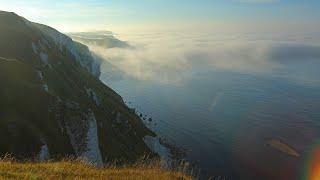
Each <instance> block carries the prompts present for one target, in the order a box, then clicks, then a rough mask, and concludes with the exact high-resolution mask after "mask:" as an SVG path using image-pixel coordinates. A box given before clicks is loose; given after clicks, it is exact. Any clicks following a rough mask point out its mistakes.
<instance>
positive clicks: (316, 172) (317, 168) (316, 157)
mask: <svg viewBox="0 0 320 180" xmlns="http://www.w3.org/2000/svg"><path fill="white" fill-rule="evenodd" d="M307 177H308V178H307V179H308V180H320V146H318V147H316V148H315V149H314V150H313V151H312V154H311V159H310V166H309V169H308V176H307Z"/></svg>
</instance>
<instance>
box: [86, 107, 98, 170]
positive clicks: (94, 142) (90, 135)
mask: <svg viewBox="0 0 320 180" xmlns="http://www.w3.org/2000/svg"><path fill="white" fill-rule="evenodd" d="M86 149H87V151H85V152H83V153H82V156H83V157H85V158H87V159H88V160H90V161H91V162H93V163H95V164H96V165H99V166H101V165H103V161H102V156H101V152H100V148H99V139H98V128H97V121H96V118H95V117H94V114H93V113H92V116H91V119H90V121H89V130H88V132H87V148H86Z"/></svg>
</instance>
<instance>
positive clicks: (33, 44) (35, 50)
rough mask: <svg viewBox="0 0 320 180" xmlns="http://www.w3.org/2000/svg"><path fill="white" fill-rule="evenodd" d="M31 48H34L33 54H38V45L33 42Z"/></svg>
mask: <svg viewBox="0 0 320 180" xmlns="http://www.w3.org/2000/svg"><path fill="white" fill-rule="evenodd" d="M31 46H32V50H33V52H34V53H35V54H38V48H37V46H36V44H35V43H34V42H32V44H31Z"/></svg>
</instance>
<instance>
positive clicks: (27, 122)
mask: <svg viewBox="0 0 320 180" xmlns="http://www.w3.org/2000/svg"><path fill="white" fill-rule="evenodd" d="M0 39H1V41H0V57H1V58H0V82H1V86H0V108H1V111H0V154H5V153H11V154H13V155H14V156H15V157H19V158H35V159H40V160H41V159H46V158H54V157H63V156H66V155H76V156H81V157H85V158H88V159H90V160H91V161H93V162H95V163H97V164H101V163H104V162H109V161H115V160H117V161H118V162H119V161H120V162H121V161H125V162H133V161H135V160H136V159H137V158H139V157H141V156H142V155H143V154H144V153H149V152H150V150H149V149H148V148H147V146H146V145H145V143H144V141H143V137H144V136H146V135H153V133H152V132H151V131H150V130H148V129H147V128H146V127H145V126H144V124H143V123H142V122H141V120H140V119H139V118H138V117H137V116H136V115H135V114H134V112H133V110H131V109H129V108H128V107H127V106H125V104H124V103H123V101H122V98H121V97H120V96H119V95H118V94H116V93H115V92H114V91H113V90H111V89H110V88H108V87H107V86H105V85H104V84H103V83H102V82H100V80H99V79H98V78H97V77H98V76H99V73H100V72H99V66H100V65H99V62H98V61H97V60H95V59H94V58H93V57H92V55H91V53H90V52H89V50H88V48H87V47H86V46H84V45H82V44H80V43H75V42H73V41H72V39H71V38H69V37H67V36H65V35H63V34H61V33H59V32H58V31H56V30H54V29H52V28H50V27H48V26H45V25H40V24H35V23H32V22H30V21H27V20H26V19H24V18H22V17H20V16H18V15H16V14H14V13H9V12H3V11H0Z"/></svg>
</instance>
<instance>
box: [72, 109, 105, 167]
mask: <svg viewBox="0 0 320 180" xmlns="http://www.w3.org/2000/svg"><path fill="white" fill-rule="evenodd" d="M85 122H86V123H88V128H84V129H83V128H82V127H74V126H76V124H73V127H72V126H71V125H69V124H67V125H66V130H67V134H68V136H69V139H70V142H71V145H72V147H73V149H74V150H75V153H76V155H77V156H78V157H79V158H81V159H84V160H86V161H88V162H90V163H93V164H95V165H97V166H102V165H103V161H102V156H101V152H100V148H99V138H98V127H97V121H96V118H95V115H94V113H93V112H92V111H91V110H89V112H88V113H87V114H86V115H85ZM83 137H84V138H83Z"/></svg>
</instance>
